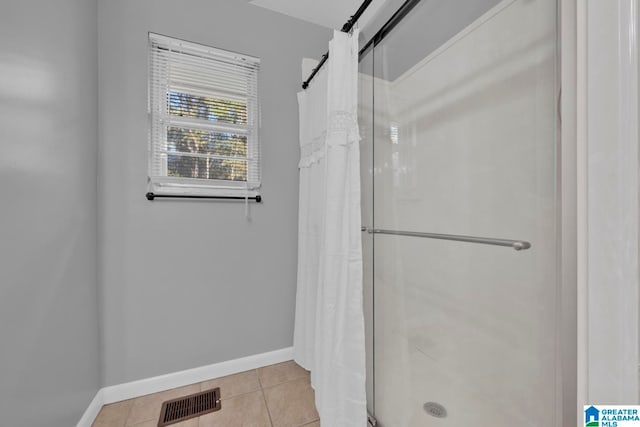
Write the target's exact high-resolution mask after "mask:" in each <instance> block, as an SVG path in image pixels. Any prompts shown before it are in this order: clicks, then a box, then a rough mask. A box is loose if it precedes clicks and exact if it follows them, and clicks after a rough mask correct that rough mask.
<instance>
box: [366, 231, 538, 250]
mask: <svg viewBox="0 0 640 427" xmlns="http://www.w3.org/2000/svg"><path fill="white" fill-rule="evenodd" d="M361 231H366V232H367V233H369V234H390V235H394V236H409V237H423V238H427V239H439V240H453V241H456V242H467V243H479V244H482V245H494V246H506V247H510V248H512V249H514V250H516V251H521V250H526V249H529V248H530V247H531V243H529V242H527V241H525V240H510V239H495V238H491V237H477V236H462V235H458V234H438V233H421V232H417V231H400V230H384V229H381V228H368V227H362V228H361Z"/></svg>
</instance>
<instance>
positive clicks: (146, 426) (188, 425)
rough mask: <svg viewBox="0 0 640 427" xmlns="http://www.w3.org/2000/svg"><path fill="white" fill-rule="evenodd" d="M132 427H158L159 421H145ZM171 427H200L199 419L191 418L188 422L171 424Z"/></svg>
mask: <svg viewBox="0 0 640 427" xmlns="http://www.w3.org/2000/svg"><path fill="white" fill-rule="evenodd" d="M131 427H158V420H148V421H143V422H141V423H139V424H134V425H132V426H131ZM170 427H198V418H191V419H190V420H186V421H183V422H181V423H175V424H171V426H170Z"/></svg>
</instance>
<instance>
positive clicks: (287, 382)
mask: <svg viewBox="0 0 640 427" xmlns="http://www.w3.org/2000/svg"><path fill="white" fill-rule="evenodd" d="M303 378H305V377H298V378H294V379H292V380H287V381H283V382H281V383H278V384H273V385H270V386H268V387H262V383H261V384H260V386H261V387H262V388H263V389H270V388H274V387H278V386H280V385H283V384H289V383H292V382H294V381H299V380H301V379H303Z"/></svg>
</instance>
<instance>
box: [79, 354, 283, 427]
mask: <svg viewBox="0 0 640 427" xmlns="http://www.w3.org/2000/svg"><path fill="white" fill-rule="evenodd" d="M292 359H293V347H288V348H283V349H280V350H275V351H270V352H268V353H261V354H255V355H253V356H247V357H242V358H240V359H234V360H227V361H226V362H220V363H214V364H212V365H207V366H201V367H199V368H193V369H187V370H185V371H179V372H174V373H171V374H166V375H160V376H157V377H152V378H145V379H143V380H138V381H131V382H128V383H123V384H117V385H112V386H109V387H103V388H102V389H100V390H98V393H96V397H95V398H94V399H93V401H91V404H90V405H89V407H88V408H87V410H86V411H85V413H84V415H83V416H82V418H81V419H80V422H79V423H78V425H77V427H90V426H91V424H92V423H93V421H94V420H95V418H96V416H97V415H98V412H100V408H102V405H108V404H109V403H114V402H120V401H122V400H127V399H133V398H135V397H140V396H144V395H146V394H151V393H158V392H160V391H165V390H169V389H172V388H176V387H182V386H185V385H189V384H194V383H199V382H202V381H206V380H209V379H212V378H218V377H224V376H226V375H232V374H237V373H239V372H244V371H249V370H251V369H257V368H261V367H263V366H268V365H273V364H274V363H280V362H286V361H288V360H292Z"/></svg>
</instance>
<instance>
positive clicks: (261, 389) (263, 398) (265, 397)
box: [256, 369, 273, 427]
mask: <svg viewBox="0 0 640 427" xmlns="http://www.w3.org/2000/svg"><path fill="white" fill-rule="evenodd" d="M256 377H258V384H260V393H262V400H263V401H264V407H265V408H267V415H268V416H269V423H270V424H271V427H273V419H271V411H270V410H269V404H268V403H267V396H265V395H264V388H263V387H262V381H260V374H258V370H257V369H256Z"/></svg>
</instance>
